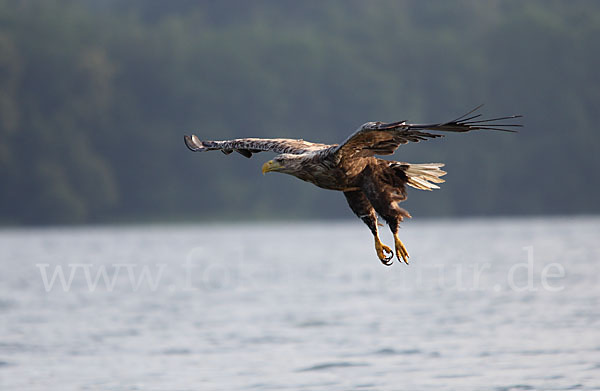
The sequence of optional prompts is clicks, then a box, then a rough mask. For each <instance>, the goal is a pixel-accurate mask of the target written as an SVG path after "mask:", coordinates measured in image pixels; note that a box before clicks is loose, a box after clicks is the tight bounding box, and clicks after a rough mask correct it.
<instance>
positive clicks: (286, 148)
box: [184, 106, 521, 266]
mask: <svg viewBox="0 0 600 391" xmlns="http://www.w3.org/2000/svg"><path fill="white" fill-rule="evenodd" d="M479 108H481V106H478V107H476V108H475V109H473V110H471V111H470V112H468V113H467V114H465V115H463V116H460V117H458V118H457V119H455V120H452V121H449V122H444V123H433V124H411V123H408V122H407V121H400V122H392V123H383V122H367V123H365V124H363V125H362V126H361V127H360V128H358V130H356V131H355V132H354V134H352V135H351V136H350V137H348V139H346V140H345V141H344V142H343V143H341V144H339V145H338V144H332V145H327V144H318V143H311V142H308V141H304V140H294V139H284V138H273V139H261V138H241V139H235V140H224V141H206V140H200V139H199V138H198V137H197V136H196V135H192V136H187V135H186V136H184V141H185V145H186V146H187V147H188V148H189V149H190V150H192V151H194V152H203V151H215V150H219V151H221V152H223V153H225V154H230V153H232V152H234V151H235V152H238V153H240V154H241V155H243V156H245V157H248V158H250V157H252V155H253V154H255V153H259V152H263V151H271V152H275V153H277V154H278V155H277V156H276V157H275V158H274V159H273V160H269V161H268V162H266V163H265V164H264V165H263V167H262V172H263V174H265V173H267V172H281V173H284V174H289V175H293V176H295V177H297V178H299V179H302V180H303V181H307V182H310V183H313V184H315V185H316V186H319V187H321V188H324V189H329V190H338V191H342V192H343V193H344V196H345V197H346V201H347V202H348V205H349V206H350V209H352V211H353V212H354V213H355V214H356V215H357V216H358V217H359V218H360V219H361V220H362V221H363V222H364V223H365V224H366V225H367V226H368V227H369V229H370V230H371V233H372V234H373V238H374V240H375V251H376V252H377V257H378V258H379V259H380V260H381V262H382V263H383V264H384V265H386V266H389V265H391V264H392V263H393V261H392V258H393V255H394V253H395V254H396V257H397V258H398V260H400V261H404V262H405V263H408V258H409V255H408V252H407V250H406V247H405V246H404V244H403V243H402V241H401V240H400V238H399V237H398V228H399V226H400V222H401V221H402V220H403V219H404V218H405V217H408V218H410V217H411V216H410V214H409V213H408V212H407V211H405V210H404V209H402V208H400V207H399V206H398V203H399V202H402V201H404V200H405V199H406V187H405V186H406V185H408V186H411V187H414V188H416V189H420V190H432V189H438V188H439V187H438V186H437V185H436V184H438V183H443V182H444V180H443V179H441V177H442V176H444V175H445V174H446V172H445V171H443V170H441V167H443V166H444V165H443V164H442V163H429V164H412V163H403V162H395V161H389V160H384V159H379V158H376V157H375V156H376V155H391V154H393V153H394V152H395V151H396V149H397V148H398V147H399V146H400V145H402V144H406V143H408V142H419V141H421V140H427V139H431V138H438V137H443V135H441V134H435V133H428V132H425V131H443V132H468V131H471V130H498V131H505V132H514V128H515V127H520V126H521V125H520V124H514V123H506V122H505V121H506V120H510V119H514V118H519V117H521V116H520V115H512V116H507V117H498V118H491V119H479V118H480V116H481V114H473V113H474V112H475V111H477V110H478V109H479ZM377 215H379V216H380V217H382V218H383V219H384V220H385V222H386V223H387V224H388V226H389V227H390V230H391V231H392V233H393V235H394V245H395V249H394V252H392V250H391V249H390V248H389V247H388V246H386V245H384V244H383V243H381V240H380V239H379V233H378V230H377V226H378V221H377Z"/></svg>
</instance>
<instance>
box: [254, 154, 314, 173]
mask: <svg viewBox="0 0 600 391" xmlns="http://www.w3.org/2000/svg"><path fill="white" fill-rule="evenodd" d="M303 158H304V156H303V155H293V154H289V153H284V154H281V155H277V156H276V157H275V158H274V159H273V160H269V161H268V162H266V163H265V164H263V166H262V173H263V174H266V173H267V172H273V171H274V172H282V173H284V174H290V175H295V174H296V173H298V172H300V171H301V170H302V161H303Z"/></svg>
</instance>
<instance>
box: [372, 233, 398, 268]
mask: <svg viewBox="0 0 600 391" xmlns="http://www.w3.org/2000/svg"><path fill="white" fill-rule="evenodd" d="M375 251H377V257H379V260H380V261H381V262H382V263H383V264H384V265H386V266H390V265H391V264H392V262H390V259H392V257H393V256H394V253H393V252H392V249H391V248H389V247H388V246H386V245H385V244H383V243H381V240H379V238H378V237H377V236H375ZM388 254H389V255H388Z"/></svg>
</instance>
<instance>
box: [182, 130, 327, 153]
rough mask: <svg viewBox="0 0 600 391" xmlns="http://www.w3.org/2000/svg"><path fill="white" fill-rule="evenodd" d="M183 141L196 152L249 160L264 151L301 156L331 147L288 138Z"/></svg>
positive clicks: (191, 137) (185, 139)
mask: <svg viewBox="0 0 600 391" xmlns="http://www.w3.org/2000/svg"><path fill="white" fill-rule="evenodd" d="M183 140H184V141H185V145H186V146H187V147H188V148H189V149H190V150H191V151H194V152H204V151H221V152H223V153H224V154H226V155H229V154H230V153H232V152H233V151H235V152H237V153H239V154H240V155H243V156H245V157H248V158H249V157H252V154H253V153H258V152H263V151H271V152H275V153H291V154H294V155H299V154H303V153H307V152H313V151H319V150H321V149H325V148H329V147H331V145H326V144H318V143H311V142H308V141H304V140H294V139H288V138H270V139H268V138H238V139H235V140H223V141H207V140H200V139H199V138H198V137H196V135H195V134H193V135H191V136H184V137H183Z"/></svg>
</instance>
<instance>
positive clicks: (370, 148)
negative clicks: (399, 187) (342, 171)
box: [335, 106, 522, 157]
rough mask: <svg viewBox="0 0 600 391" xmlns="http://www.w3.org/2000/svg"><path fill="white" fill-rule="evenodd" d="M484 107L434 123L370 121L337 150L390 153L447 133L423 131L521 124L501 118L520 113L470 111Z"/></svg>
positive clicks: (346, 153) (356, 153)
mask: <svg viewBox="0 0 600 391" xmlns="http://www.w3.org/2000/svg"><path fill="white" fill-rule="evenodd" d="M479 108H481V106H478V107H476V108H475V109H473V110H471V111H470V112H468V113H467V114H465V115H462V116H460V117H458V118H457V119H455V120H453V121H449V122H444V123H435V124H409V123H407V122H406V121H400V122H392V123H388V124H386V123H382V122H371V123H367V124H365V125H363V126H362V127H361V128H360V129H359V130H357V131H356V132H355V133H354V134H353V135H351V136H350V137H349V138H348V139H347V140H346V141H344V142H343V143H342V144H340V146H339V147H338V148H337V150H336V151H335V153H338V154H341V155H342V156H343V157H366V156H374V155H391V154H393V153H394V152H395V151H396V149H397V148H398V147H399V146H400V145H402V144H406V143H408V142H419V141H421V140H427V139H430V138H437V137H444V136H443V135H441V134H434V133H428V132H424V130H434V131H443V132H468V131H471V130H500V131H503V132H515V130H513V129H511V128H512V127H520V126H522V125H520V124H506V123H502V122H498V121H504V120H507V119H513V118H519V117H521V116H520V115H512V116H508V117H499V118H491V119H477V118H478V117H480V116H481V114H476V115H471V114H473V112H475V111H476V110H478V109H479Z"/></svg>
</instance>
